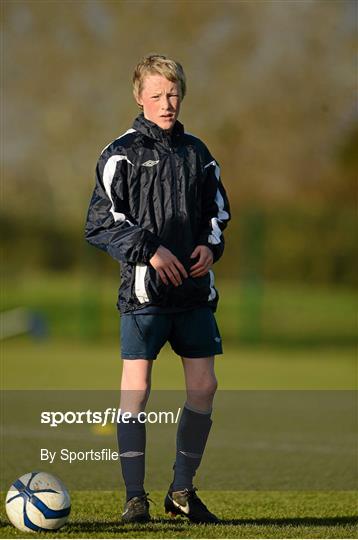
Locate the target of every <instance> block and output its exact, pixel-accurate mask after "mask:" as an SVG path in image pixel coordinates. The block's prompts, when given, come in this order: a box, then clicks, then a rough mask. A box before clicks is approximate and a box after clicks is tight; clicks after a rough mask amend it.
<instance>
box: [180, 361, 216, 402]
mask: <svg viewBox="0 0 358 540" xmlns="http://www.w3.org/2000/svg"><path fill="white" fill-rule="evenodd" d="M182 362H183V367H184V374H185V385H186V393H187V405H188V406H189V407H191V408H193V409H195V410H197V411H202V412H204V413H205V412H209V411H211V409H212V405H213V400H214V395H215V392H216V389H217V386H218V383H217V379H216V376H215V371H214V356H208V357H205V358H185V357H182Z"/></svg>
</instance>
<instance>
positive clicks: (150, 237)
mask: <svg viewBox="0 0 358 540" xmlns="http://www.w3.org/2000/svg"><path fill="white" fill-rule="evenodd" d="M229 219H230V209H229V202H228V199H227V195H226V192H225V189H224V186H223V184H222V182H221V179H220V168H219V165H218V164H217V162H216V161H215V159H214V158H213V157H212V155H211V154H210V152H209V150H208V149H207V147H206V146H205V144H204V143H203V142H202V141H201V140H200V139H198V138H197V137H194V136H193V135H190V134H188V133H185V132H184V127H183V125H182V124H181V123H180V122H179V121H176V123H175V125H174V127H173V130H172V133H171V134H170V133H169V132H167V131H165V130H163V129H161V128H160V127H159V126H157V125H156V124H154V123H153V122H151V121H150V120H147V119H146V118H144V116H143V113H141V114H140V115H139V116H138V117H137V118H136V120H135V121H134V124H133V128H132V129H129V130H128V131H127V132H126V133H124V135H122V136H120V137H119V138H117V139H115V140H114V141H113V142H112V143H111V144H109V145H108V146H107V147H106V148H105V149H104V150H103V151H102V153H101V155H100V158H99V160H98V164H97V168H96V186H95V189H94V192H93V195H92V198H91V202H90V206H89V210H88V215H87V223H86V230H85V236H86V239H87V241H88V242H89V243H90V244H93V245H94V246H96V247H98V248H100V249H102V250H104V251H106V252H107V253H109V254H110V255H111V256H112V257H113V258H114V259H116V260H117V261H119V262H120V263H121V286H120V289H119V298H118V304H117V305H118V308H119V309H120V311H121V313H128V312H133V311H137V310H140V309H144V310H145V308H146V307H148V306H160V307H162V308H173V309H175V308H178V310H181V309H191V308H195V307H200V306H209V307H211V308H212V309H213V310H215V309H216V305H217V302H218V292H217V290H216V288H215V286H214V274H213V271H212V270H210V271H209V273H208V274H206V275H205V276H203V277H199V278H192V277H190V276H189V277H188V278H186V279H183V283H182V285H180V286H178V287H174V286H173V285H172V284H169V285H165V284H164V283H162V281H161V279H160V277H159V274H158V273H157V272H156V270H155V269H154V268H153V267H152V266H151V265H150V263H149V261H150V259H151V257H152V256H153V255H154V253H155V251H156V250H157V248H158V246H160V245H163V246H164V247H166V248H168V249H170V251H171V252H172V253H173V254H174V255H175V256H176V257H177V258H178V259H179V260H180V262H181V263H182V264H183V266H184V267H185V269H186V270H187V272H188V273H189V269H190V267H191V266H192V265H193V264H194V262H196V259H195V260H194V259H190V254H191V253H192V252H193V250H194V248H195V247H196V246H197V245H199V244H201V245H206V246H208V247H209V248H210V249H211V250H212V252H213V255H214V262H215V261H217V260H218V259H219V258H220V257H221V255H222V253H223V251H224V237H223V230H224V229H225V227H226V225H227V223H228V221H229Z"/></svg>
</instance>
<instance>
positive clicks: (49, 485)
mask: <svg viewBox="0 0 358 540" xmlns="http://www.w3.org/2000/svg"><path fill="white" fill-rule="evenodd" d="M5 507H6V513H7V515H8V518H9V520H10V521H11V523H12V524H13V525H14V526H15V527H16V528H17V529H20V531H27V532H29V531H30V532H31V531H48V530H56V529H59V528H60V527H62V526H63V525H64V524H65V523H66V521H67V520H68V516H69V514H70V511H71V502H70V496H69V494H68V491H67V490H66V488H65V486H64V485H63V484H62V482H61V481H60V480H59V479H58V478H56V477H55V476H52V474H48V473H45V472H32V473H27V474H24V475H23V476H20V478H18V479H17V480H15V482H14V483H13V484H12V486H11V487H10V489H9V491H8V493H7V495H6V503H5Z"/></svg>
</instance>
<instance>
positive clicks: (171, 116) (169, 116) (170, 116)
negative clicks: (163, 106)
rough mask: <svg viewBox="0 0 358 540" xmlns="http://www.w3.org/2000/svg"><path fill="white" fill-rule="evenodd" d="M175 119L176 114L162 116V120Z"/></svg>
mask: <svg viewBox="0 0 358 540" xmlns="http://www.w3.org/2000/svg"><path fill="white" fill-rule="evenodd" d="M173 117H174V114H161V115H160V118H165V119H167V120H169V119H171V118H173Z"/></svg>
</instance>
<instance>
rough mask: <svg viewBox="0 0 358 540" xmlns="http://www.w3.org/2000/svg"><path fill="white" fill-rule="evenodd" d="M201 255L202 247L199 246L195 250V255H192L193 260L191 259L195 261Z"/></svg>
mask: <svg viewBox="0 0 358 540" xmlns="http://www.w3.org/2000/svg"><path fill="white" fill-rule="evenodd" d="M199 254H200V247H199V246H196V248H195V249H194V251H193V253H192V254H191V255H190V258H191V259H195V257H197V256H198V255H199Z"/></svg>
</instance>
